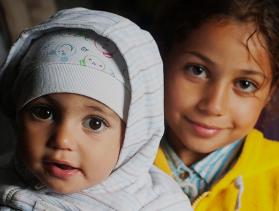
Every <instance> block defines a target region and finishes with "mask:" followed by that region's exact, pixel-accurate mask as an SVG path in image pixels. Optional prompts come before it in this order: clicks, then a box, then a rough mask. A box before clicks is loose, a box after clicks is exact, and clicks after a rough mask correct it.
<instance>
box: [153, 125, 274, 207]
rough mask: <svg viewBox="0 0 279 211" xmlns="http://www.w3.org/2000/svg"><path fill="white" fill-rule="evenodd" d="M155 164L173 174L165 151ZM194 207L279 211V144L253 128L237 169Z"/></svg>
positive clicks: (214, 186) (235, 167)
mask: <svg viewBox="0 0 279 211" xmlns="http://www.w3.org/2000/svg"><path fill="white" fill-rule="evenodd" d="M155 165H156V166H158V167H159V168H161V169H162V170H164V171H165V172H166V173H168V174H170V175H172V172H171V170H170V168H169V166H168V163H167V160H166V157H165V155H164V153H163V151H162V150H161V149H159V151H158V153H157V157H156V160H155ZM193 207H194V210H195V211H221V210H222V211H235V210H239V211H270V210H275V211H277V210H278V211H279V142H276V141H271V140H268V139H265V138H264V137H263V135H262V133H261V132H259V131H257V130H255V129H253V130H252V131H251V132H250V133H249V134H248V136H247V137H246V140H245V142H244V146H243V149H242V152H241V154H240V156H239V158H238V160H237V161H236V164H235V165H234V167H233V168H232V169H231V170H230V171H229V172H228V173H227V174H226V175H225V176H224V177H223V178H222V179H221V180H220V181H219V182H217V183H216V184H215V185H213V186H212V187H211V189H210V190H209V191H208V192H205V193H203V194H202V195H201V196H200V197H198V199H197V200H195V201H194V203H193Z"/></svg>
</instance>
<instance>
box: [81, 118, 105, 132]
mask: <svg viewBox="0 0 279 211" xmlns="http://www.w3.org/2000/svg"><path fill="white" fill-rule="evenodd" d="M83 125H84V127H86V128H89V129H91V130H93V131H94V132H100V131H102V130H104V129H105V128H106V127H107V126H106V123H105V121H104V120H103V119H102V118H100V117H90V118H87V119H86V120H85V121H84V123H83Z"/></svg>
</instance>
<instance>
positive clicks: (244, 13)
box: [153, 0, 279, 87]
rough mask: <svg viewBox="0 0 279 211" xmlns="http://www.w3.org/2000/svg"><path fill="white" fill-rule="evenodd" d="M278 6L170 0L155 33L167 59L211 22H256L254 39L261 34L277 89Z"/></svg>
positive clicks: (263, 1)
mask: <svg viewBox="0 0 279 211" xmlns="http://www.w3.org/2000/svg"><path fill="white" fill-rule="evenodd" d="M278 4H279V0H171V1H170V0H167V1H166V2H165V3H163V6H162V7H161V8H160V9H159V12H158V14H157V16H156V18H155V22H154V24H155V25H154V28H153V29H154V31H153V33H154V36H155V38H156V39H157V41H158V44H159V48H160V51H161V54H162V56H163V59H164V58H165V57H166V56H167V54H168V52H169V50H170V49H171V48H172V46H173V44H174V43H176V42H179V41H181V40H185V39H187V35H188V34H189V33H190V32H191V31H193V30H194V29H195V28H197V27H199V26H200V25H201V24H202V23H204V22H206V21H208V20H210V19H213V18H220V19H233V20H236V21H241V22H253V23H254V24H255V26H256V29H255V31H254V32H253V34H251V36H253V35H254V34H258V33H260V34H261V35H262V36H263V37H264V39H265V41H266V48H267V51H268V52H269V56H270V60H271V64H272V85H273V86H275V87H278V84H279V83H278V81H279V7H278ZM251 36H250V37H251ZM248 39H249V38H248Z"/></svg>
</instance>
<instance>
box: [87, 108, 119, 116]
mask: <svg viewBox="0 0 279 211" xmlns="http://www.w3.org/2000/svg"><path fill="white" fill-rule="evenodd" d="M85 107H86V108H88V109H90V110H92V111H97V112H100V113H103V114H105V115H108V116H111V117H114V114H115V113H114V112H113V111H112V110H111V109H109V108H101V107H100V106H96V105H86V106H85Z"/></svg>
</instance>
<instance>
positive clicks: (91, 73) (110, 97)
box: [12, 30, 131, 121]
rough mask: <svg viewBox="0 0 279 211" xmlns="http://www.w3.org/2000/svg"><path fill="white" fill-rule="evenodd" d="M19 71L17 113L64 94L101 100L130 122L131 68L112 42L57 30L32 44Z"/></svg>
mask: <svg viewBox="0 0 279 211" xmlns="http://www.w3.org/2000/svg"><path fill="white" fill-rule="evenodd" d="M19 68H20V69H21V70H20V73H19V76H18V77H17V80H16V82H15V85H14V89H13V90H12V91H13V95H15V93H17V98H16V101H17V102H16V103H17V110H20V109H21V108H22V107H23V106H24V105H26V104H27V103H28V102H30V101H31V100H33V99H35V98H37V97H41V96H42V95H46V94H51V93H61V92H62V93H73V94H80V95H84V96H87V97H90V98H93V99H95V100H98V101H99V102H102V103H103V104H105V105H107V106H108V107H109V108H110V109H112V110H113V111H115V112H116V113H117V114H118V116H120V117H121V118H122V119H123V120H125V121H126V120H127V116H128V106H129V103H130V95H131V94H130V87H129V83H128V75H127V66H126V64H125V61H124V59H123V58H122V56H121V54H120V52H119V51H118V49H117V47H116V46H115V44H114V43H113V42H111V41H110V40H108V39H105V38H103V37H101V36H98V35H97V34H95V33H92V32H91V33H90V32H87V31H83V32H82V31H79V30H72V31H67V30H56V31H54V32H50V33H48V34H46V35H43V36H42V37H40V38H38V39H37V40H35V41H34V42H33V43H32V45H31V47H30V49H28V52H27V53H26V55H25V56H24V58H23V59H22V61H21V62H20V65H19ZM81 81H82V83H81ZM125 82H126V83H125ZM115 96H117V97H115Z"/></svg>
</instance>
